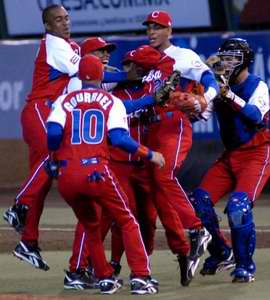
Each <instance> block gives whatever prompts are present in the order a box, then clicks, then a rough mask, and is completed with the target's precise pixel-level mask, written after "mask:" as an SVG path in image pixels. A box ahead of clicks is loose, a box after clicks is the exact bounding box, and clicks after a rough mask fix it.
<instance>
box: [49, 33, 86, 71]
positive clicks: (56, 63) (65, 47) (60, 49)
mask: <svg viewBox="0 0 270 300" xmlns="http://www.w3.org/2000/svg"><path fill="white" fill-rule="evenodd" d="M46 51H47V63H48V64H49V65H50V66H51V67H52V68H54V69H55V70H57V71H59V72H61V73H64V74H68V75H69V76H73V75H74V74H76V73H77V72H78V68H79V62H80V59H81V58H80V56H79V55H78V54H77V53H75V52H74V51H73V49H72V48H71V46H70V45H69V43H67V42H66V41H65V40H64V39H61V38H58V37H53V36H51V35H49V36H48V37H47V39H46Z"/></svg>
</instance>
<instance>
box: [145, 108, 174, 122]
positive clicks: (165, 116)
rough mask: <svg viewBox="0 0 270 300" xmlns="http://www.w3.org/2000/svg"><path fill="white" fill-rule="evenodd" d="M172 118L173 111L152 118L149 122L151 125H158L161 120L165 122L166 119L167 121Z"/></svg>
mask: <svg viewBox="0 0 270 300" xmlns="http://www.w3.org/2000/svg"><path fill="white" fill-rule="evenodd" d="M172 117H173V112H172V111H167V112H165V113H163V114H158V115H154V116H150V117H149V119H148V121H149V123H156V122H160V121H161V120H164V119H167V118H172Z"/></svg>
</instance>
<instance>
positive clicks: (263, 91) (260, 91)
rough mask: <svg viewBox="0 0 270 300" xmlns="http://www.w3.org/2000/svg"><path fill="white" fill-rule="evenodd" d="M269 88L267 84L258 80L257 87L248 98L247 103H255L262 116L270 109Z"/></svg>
mask: <svg viewBox="0 0 270 300" xmlns="http://www.w3.org/2000/svg"><path fill="white" fill-rule="evenodd" d="M269 102H270V100H269V90H268V87H267V84H266V83H265V82H263V81H260V83H259V84H258V86H257V88H256V89H255V91H254V92H253V94H252V95H251V97H250V98H249V100H248V104H252V105H255V106H256V107H257V108H258V109H259V110H260V112H261V114H262V118H263V117H264V115H265V114H266V113H267V112H268V111H269V109H270V103H269Z"/></svg>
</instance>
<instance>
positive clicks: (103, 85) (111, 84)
mask: <svg viewBox="0 0 270 300" xmlns="http://www.w3.org/2000/svg"><path fill="white" fill-rule="evenodd" d="M117 84H118V83H117V82H108V83H107V82H106V83H101V88H102V89H103V90H105V91H107V92H110V91H112V90H113V89H114V88H115V87H116V86H117Z"/></svg>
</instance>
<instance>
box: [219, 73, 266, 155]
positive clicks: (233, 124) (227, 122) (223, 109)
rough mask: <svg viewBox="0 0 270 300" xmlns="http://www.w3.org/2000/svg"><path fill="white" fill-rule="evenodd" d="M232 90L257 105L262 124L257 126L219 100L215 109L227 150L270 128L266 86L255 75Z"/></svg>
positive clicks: (234, 86)
mask: <svg viewBox="0 0 270 300" xmlns="http://www.w3.org/2000/svg"><path fill="white" fill-rule="evenodd" d="M231 90H232V92H233V93H235V94H236V95H237V96H239V97H240V98H241V99H243V100H244V101H245V102H246V103H248V104H251V105H256V107H257V108H258V109H259V111H260V112H261V115H262V119H261V122H260V123H259V124H256V123H254V122H253V121H252V119H251V118H248V117H247V116H245V115H244V114H242V113H241V111H237V110H234V109H233V108H232V107H231V106H230V105H228V103H225V102H224V101H222V100H221V99H219V98H217V99H216V100H215V101H214V109H215V112H216V114H217V117H218V121H219V126H220V135H221V138H222V141H223V144H224V146H225V148H226V149H228V150H232V149H236V148H238V147H240V146H242V145H244V144H246V143H248V142H249V141H250V140H251V139H252V138H253V137H254V136H255V134H256V133H257V132H258V131H259V130H262V129H263V128H266V127H268V124H266V122H268V114H269V112H268V109H269V93H268V89H267V87H266V84H265V83H264V82H263V81H262V80H261V79H260V78H259V77H258V76H255V75H251V74H250V75H249V76H248V77H247V79H246V80H245V81H244V82H242V83H241V84H238V85H233V86H231Z"/></svg>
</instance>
